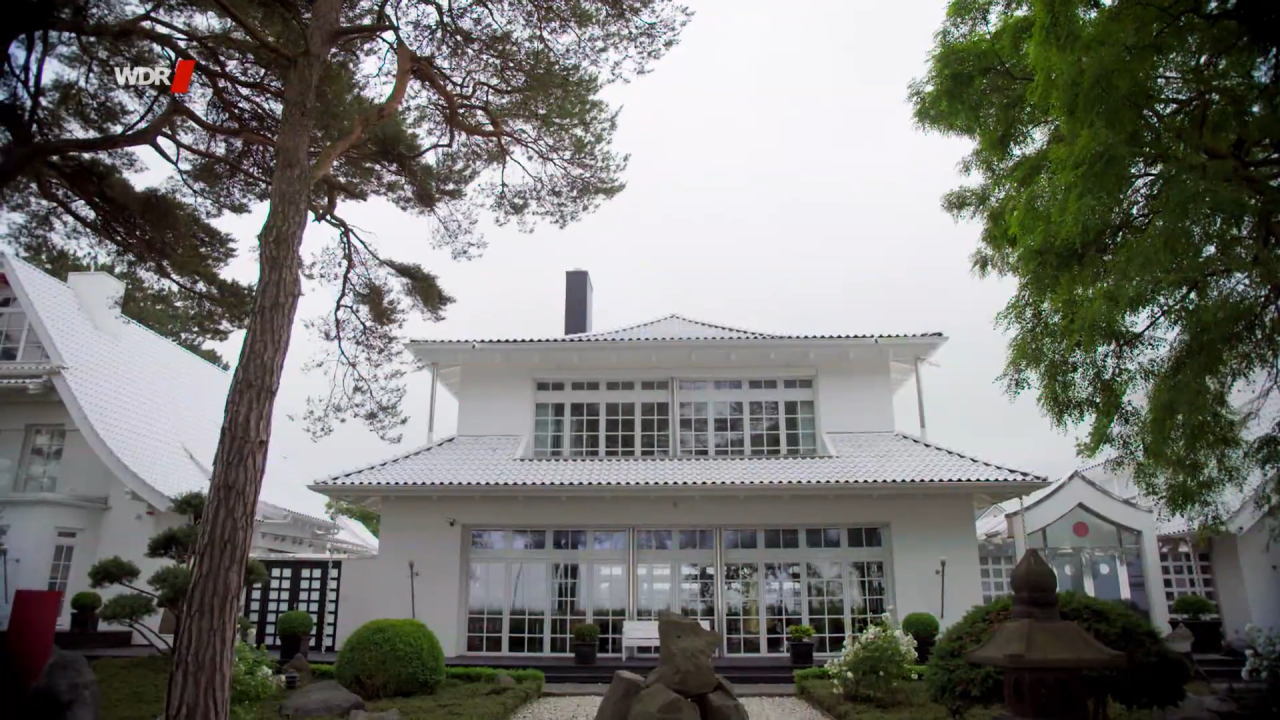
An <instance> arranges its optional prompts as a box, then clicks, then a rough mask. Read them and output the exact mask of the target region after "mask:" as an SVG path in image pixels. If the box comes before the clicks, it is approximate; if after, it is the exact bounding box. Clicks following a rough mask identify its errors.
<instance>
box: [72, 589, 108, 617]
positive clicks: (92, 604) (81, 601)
mask: <svg viewBox="0 0 1280 720" xmlns="http://www.w3.org/2000/svg"><path fill="white" fill-rule="evenodd" d="M100 607H102V596H101V595H99V594H98V593H96V592H92V591H89V590H85V591H84V592H78V593H76V594H75V595H72V596H71V609H72V610H75V611H76V612H97V610H98V608H100Z"/></svg>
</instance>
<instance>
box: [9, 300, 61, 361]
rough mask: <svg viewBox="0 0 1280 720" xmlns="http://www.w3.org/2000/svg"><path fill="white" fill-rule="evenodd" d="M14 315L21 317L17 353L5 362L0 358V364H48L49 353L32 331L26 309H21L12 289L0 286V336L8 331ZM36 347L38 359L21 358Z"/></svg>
mask: <svg viewBox="0 0 1280 720" xmlns="http://www.w3.org/2000/svg"><path fill="white" fill-rule="evenodd" d="M15 315H21V316H22V330H21V335H20V339H19V340H18V346H17V352H16V353H15V355H14V357H13V359H11V360H5V359H4V358H3V357H2V356H0V363H10V362H11V363H37V362H48V361H49V351H48V350H47V349H46V348H45V346H44V343H42V342H41V341H40V336H39V335H37V334H36V332H35V331H34V330H33V329H32V327H31V316H30V315H29V314H28V313H27V308H25V307H23V305H22V303H21V302H20V301H19V300H18V296H17V294H15V293H14V292H13V288H12V287H10V286H0V335H3V334H4V333H5V332H7V331H8V330H9V322H10V321H11V320H12V319H13V316H15ZM0 347H3V344H2V343H0ZM37 347H38V348H39V349H40V355H39V357H37V358H35V359H30V358H27V359H24V358H23V355H24V354H26V351H27V350H29V349H33V348H37Z"/></svg>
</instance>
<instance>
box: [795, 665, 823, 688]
mask: <svg viewBox="0 0 1280 720" xmlns="http://www.w3.org/2000/svg"><path fill="white" fill-rule="evenodd" d="M791 676H792V677H794V678H795V679H796V682H797V683H799V682H804V681H806V680H825V681H827V682H830V681H831V678H830V677H828V675H827V669H826V668H822V667H808V668H801V669H799V670H793V671H792V672H791ZM798 689H799V688H797V690H798Z"/></svg>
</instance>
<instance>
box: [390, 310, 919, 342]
mask: <svg viewBox="0 0 1280 720" xmlns="http://www.w3.org/2000/svg"><path fill="white" fill-rule="evenodd" d="M942 337H943V335H942V333H940V332H932V333H920V334H914V335H911V334H904V335H777V334H774V333H763V332H755V331H753V330H743V329H741V328H734V327H728V326H725V325H716V324H714V323H708V322H702V321H701V320H694V319H692V318H687V317H685V316H683V315H667V316H665V317H660V318H658V319H656V320H650V321H648V322H643V323H639V324H637V325H629V326H627V327H623V328H618V329H616V330H605V331H600V332H589V333H581V334H578V335H564V336H561V337H549V338H518V339H504V338H497V339H488V340H414V341H411V342H413V343H429V344H435V343H446V344H447V343H458V344H462V343H503V344H524V343H529V344H533V343H591V342H687V341H691V340H871V339H875V338H898V339H906V338H939V339H941V338H942Z"/></svg>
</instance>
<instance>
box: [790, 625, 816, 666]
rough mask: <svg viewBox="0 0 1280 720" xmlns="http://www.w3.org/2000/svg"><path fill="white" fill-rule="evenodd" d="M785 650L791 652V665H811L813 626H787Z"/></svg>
mask: <svg viewBox="0 0 1280 720" xmlns="http://www.w3.org/2000/svg"><path fill="white" fill-rule="evenodd" d="M787 639H788V640H789V641H790V642H788V643H787V652H789V653H790V654H791V665H792V667H813V628H811V627H809V626H808V625H792V626H791V627H789V628H787Z"/></svg>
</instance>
